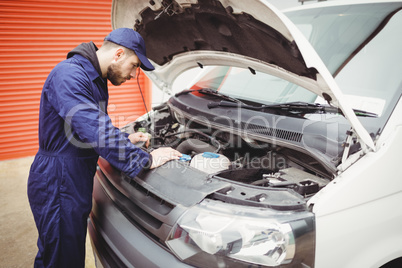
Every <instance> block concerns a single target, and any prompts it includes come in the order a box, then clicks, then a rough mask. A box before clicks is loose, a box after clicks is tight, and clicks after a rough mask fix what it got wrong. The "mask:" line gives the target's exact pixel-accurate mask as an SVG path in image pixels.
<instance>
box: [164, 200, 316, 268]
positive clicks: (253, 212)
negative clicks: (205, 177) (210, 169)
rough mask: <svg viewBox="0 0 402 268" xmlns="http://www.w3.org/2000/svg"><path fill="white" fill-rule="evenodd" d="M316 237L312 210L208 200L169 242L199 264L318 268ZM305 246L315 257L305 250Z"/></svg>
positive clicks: (179, 226) (185, 258) (184, 257)
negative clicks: (313, 267) (273, 207)
mask: <svg viewBox="0 0 402 268" xmlns="http://www.w3.org/2000/svg"><path fill="white" fill-rule="evenodd" d="M314 239H315V233H314V217H313V215H312V213H310V212H307V211H303V212H294V211H293V212H279V211H275V210H272V209H267V208H257V207H245V206H237V205H232V204H225V203H222V202H218V201H211V200H205V201H203V202H202V203H201V204H199V205H197V206H195V207H193V208H191V209H190V210H189V211H188V212H186V213H185V214H184V215H183V216H182V217H181V218H180V219H179V221H178V222H177V223H176V225H175V226H174V228H173V229H172V232H171V234H170V236H169V238H168V239H167V241H166V244H167V245H168V246H169V248H170V249H171V250H172V252H174V253H175V255H176V256H177V257H178V258H180V259H181V260H182V261H184V262H186V263H189V264H191V265H194V266H199V267H250V264H251V265H256V266H259V267H261V266H265V267H275V266H279V265H285V266H286V264H289V265H292V266H293V265H295V264H299V265H300V264H302V263H303V264H304V265H305V266H304V267H312V266H313V258H314ZM298 242H300V245H299V243H298ZM299 246H301V247H303V248H301V249H300V250H299V252H301V251H303V252H306V251H310V252H309V254H310V257H309V256H306V255H305V254H304V253H303V254H299V253H298V252H297V248H298V247H299ZM299 255H300V256H299ZM302 267H303V266H302Z"/></svg>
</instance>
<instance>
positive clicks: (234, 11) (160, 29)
mask: <svg viewBox="0 0 402 268" xmlns="http://www.w3.org/2000/svg"><path fill="white" fill-rule="evenodd" d="M112 26H113V28H114V29H115V28H120V27H128V28H134V29H135V30H137V31H138V32H139V33H140V34H141V35H142V37H143V38H144V40H145V43H146V47H147V56H148V58H149V59H150V60H151V61H152V62H153V63H154V66H155V71H154V72H152V73H148V74H147V75H148V76H149V77H150V78H151V79H152V80H153V81H154V83H155V84H156V85H157V86H158V87H160V88H167V89H169V88H170V87H171V85H172V83H173V81H174V79H176V78H177V76H178V75H180V74H181V73H182V72H183V71H185V70H187V69H190V68H194V67H198V66H200V67H202V66H206V65H230V66H236V67H243V68H250V69H252V70H253V71H260V72H265V73H269V74H272V75H275V76H278V77H280V78H282V79H286V80H288V81H290V82H292V83H295V84H298V85H300V86H302V87H304V88H306V89H308V90H310V91H312V92H314V93H315V94H317V95H319V96H321V97H323V98H324V99H325V100H326V101H327V102H328V103H330V104H331V105H334V106H336V107H339V108H340V109H342V111H343V113H344V115H345V117H346V118H348V119H349V121H350V122H351V125H352V126H353V128H354V129H355V130H356V133H357V136H358V137H359V138H360V139H361V141H362V142H363V143H364V144H366V145H368V146H369V147H370V148H372V149H374V144H373V141H372V139H371V137H370V136H369V134H368V133H367V131H366V130H365V129H364V127H363V126H362V125H361V123H360V122H359V120H358V119H357V117H356V116H355V114H354V112H353V110H352V108H351V107H350V105H349V104H348V102H347V101H346V100H345V97H344V96H343V95H342V93H341V91H340V90H339V88H338V86H337V85H336V83H335V81H334V79H333V77H332V75H331V74H330V72H329V71H328V70H327V68H326V67H325V65H324V64H323V62H322V61H321V59H320V58H319V56H318V55H317V53H316V52H315V50H314V49H313V48H312V46H311V45H310V44H309V42H308V41H307V40H306V39H305V37H304V36H303V35H302V34H301V33H300V31H299V30H298V29H297V28H296V26H295V25H294V24H293V23H292V22H290V20H289V19H288V18H287V17H286V16H285V15H283V14H282V13H281V12H279V11H278V10H276V9H275V8H274V7H273V6H272V5H270V4H269V3H267V2H265V1H264V0H251V1H235V0H176V1H175V0H151V1H149V0H114V1H113V6H112Z"/></svg>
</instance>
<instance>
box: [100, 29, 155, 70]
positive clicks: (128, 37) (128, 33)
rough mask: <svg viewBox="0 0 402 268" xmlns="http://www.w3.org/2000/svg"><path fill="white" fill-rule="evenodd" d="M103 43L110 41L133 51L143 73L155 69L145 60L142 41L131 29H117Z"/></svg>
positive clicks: (145, 54)
mask: <svg viewBox="0 0 402 268" xmlns="http://www.w3.org/2000/svg"><path fill="white" fill-rule="evenodd" d="M105 41H110V42H113V43H115V44H118V45H121V46H123V47H126V48H128V49H131V50H133V51H134V52H135V54H137V57H138V58H139V59H140V61H141V66H140V67H141V69H143V70H145V71H153V70H155V67H154V66H153V65H152V63H151V62H150V61H149V60H148V58H147V53H146V49H145V42H144V39H142V37H141V35H140V34H139V33H138V32H136V31H134V30H133V29H130V28H117V29H115V30H113V31H111V32H110V33H109V34H108V35H107V36H106V37H105Z"/></svg>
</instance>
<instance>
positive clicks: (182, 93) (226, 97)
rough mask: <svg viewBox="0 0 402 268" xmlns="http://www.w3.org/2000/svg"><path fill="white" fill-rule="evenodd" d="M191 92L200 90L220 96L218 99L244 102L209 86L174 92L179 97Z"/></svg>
mask: <svg viewBox="0 0 402 268" xmlns="http://www.w3.org/2000/svg"><path fill="white" fill-rule="evenodd" d="M192 92H200V93H202V94H205V95H210V96H215V97H218V98H220V99H224V100H227V101H230V102H232V103H241V104H244V103H243V102H241V101H240V100H238V99H235V98H232V97H230V96H228V95H225V94H222V93H220V92H218V91H217V90H214V89H211V88H202V89H194V90H191V89H190V90H183V91H181V92H179V93H176V94H175V97H179V96H181V95H185V94H188V93H192Z"/></svg>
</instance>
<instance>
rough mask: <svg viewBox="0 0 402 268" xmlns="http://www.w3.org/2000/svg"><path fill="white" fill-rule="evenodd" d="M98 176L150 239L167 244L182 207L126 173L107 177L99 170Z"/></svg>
mask: <svg viewBox="0 0 402 268" xmlns="http://www.w3.org/2000/svg"><path fill="white" fill-rule="evenodd" d="M97 172H98V176H97V177H98V179H99V181H100V183H101V184H102V186H103V188H104V190H105V191H106V193H107V195H108V196H109V197H110V198H111V199H112V200H113V202H114V204H115V207H116V208H118V209H119V210H120V211H121V213H122V214H123V215H125V217H126V218H127V219H128V220H129V221H130V222H132V223H133V224H134V225H135V226H137V227H138V228H140V229H141V230H142V231H143V232H144V233H146V234H147V235H148V236H149V237H150V238H152V239H153V240H155V241H158V242H160V243H161V245H164V244H163V242H164V241H166V238H167V237H168V235H169V233H170V230H171V229H172V225H173V224H174V222H175V221H176V220H177V217H178V215H181V214H182V213H183V211H182V208H180V207H177V206H174V205H173V204H171V203H169V202H167V201H166V200H163V199H161V198H160V197H158V196H156V195H154V194H152V193H151V192H149V191H148V190H146V189H145V188H144V187H142V186H141V185H140V184H138V183H136V182H135V181H133V180H130V179H129V178H128V177H124V176H111V175H110V174H109V176H107V175H106V174H105V173H103V171H102V170H101V169H98V171H97Z"/></svg>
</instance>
